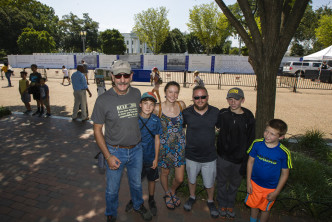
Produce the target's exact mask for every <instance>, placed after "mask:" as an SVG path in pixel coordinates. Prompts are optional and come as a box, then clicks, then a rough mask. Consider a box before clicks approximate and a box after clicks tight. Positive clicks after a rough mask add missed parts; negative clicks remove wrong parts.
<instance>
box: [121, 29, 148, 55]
mask: <svg viewBox="0 0 332 222" xmlns="http://www.w3.org/2000/svg"><path fill="white" fill-rule="evenodd" d="M121 35H123V37H124V41H125V45H126V47H127V49H126V54H144V53H150V52H151V50H150V49H149V48H148V46H147V44H146V43H141V42H140V41H139V39H138V36H137V35H136V34H135V33H133V32H131V33H121Z"/></svg>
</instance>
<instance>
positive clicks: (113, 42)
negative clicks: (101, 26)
mask: <svg viewBox="0 0 332 222" xmlns="http://www.w3.org/2000/svg"><path fill="white" fill-rule="evenodd" d="M99 38H100V42H101V49H102V52H103V53H105V54H112V55H119V54H124V52H125V51H126V45H125V42H124V37H123V36H122V35H121V34H120V32H119V31H118V30H116V29H112V30H110V29H107V30H105V31H104V32H101V33H100V37H99Z"/></svg>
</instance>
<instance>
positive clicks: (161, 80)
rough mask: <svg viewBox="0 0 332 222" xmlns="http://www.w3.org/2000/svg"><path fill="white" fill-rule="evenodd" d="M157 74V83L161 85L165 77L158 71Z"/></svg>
mask: <svg viewBox="0 0 332 222" xmlns="http://www.w3.org/2000/svg"><path fill="white" fill-rule="evenodd" d="M156 75H157V76H158V81H157V84H159V85H161V84H163V79H162V78H161V77H160V75H159V74H157V73H156Z"/></svg>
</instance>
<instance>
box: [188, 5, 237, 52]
mask: <svg viewBox="0 0 332 222" xmlns="http://www.w3.org/2000/svg"><path fill="white" fill-rule="evenodd" d="M187 26H188V28H189V30H190V31H191V32H193V33H194V34H195V35H196V36H197V38H198V39H199V41H200V42H201V44H202V45H204V48H205V50H206V54H210V53H211V51H212V49H213V48H214V47H215V46H217V45H218V43H219V44H220V43H221V42H222V43H223V42H225V40H226V38H227V37H228V36H229V35H230V34H231V28H230V26H229V24H228V22H227V19H226V17H225V16H224V15H223V14H222V13H220V12H219V11H218V8H217V6H216V5H215V4H214V3H213V2H212V3H210V4H202V5H199V6H194V8H193V9H190V10H189V23H187Z"/></svg>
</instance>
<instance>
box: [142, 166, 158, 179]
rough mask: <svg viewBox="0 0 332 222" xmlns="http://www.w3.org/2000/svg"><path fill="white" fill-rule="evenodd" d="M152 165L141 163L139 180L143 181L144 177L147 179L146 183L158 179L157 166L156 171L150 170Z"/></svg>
mask: <svg viewBox="0 0 332 222" xmlns="http://www.w3.org/2000/svg"><path fill="white" fill-rule="evenodd" d="M151 167H152V164H147V163H143V167H142V175H141V178H142V179H143V178H144V177H145V176H146V178H147V179H148V181H156V180H157V179H159V171H158V166H157V167H156V169H152V168H151Z"/></svg>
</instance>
